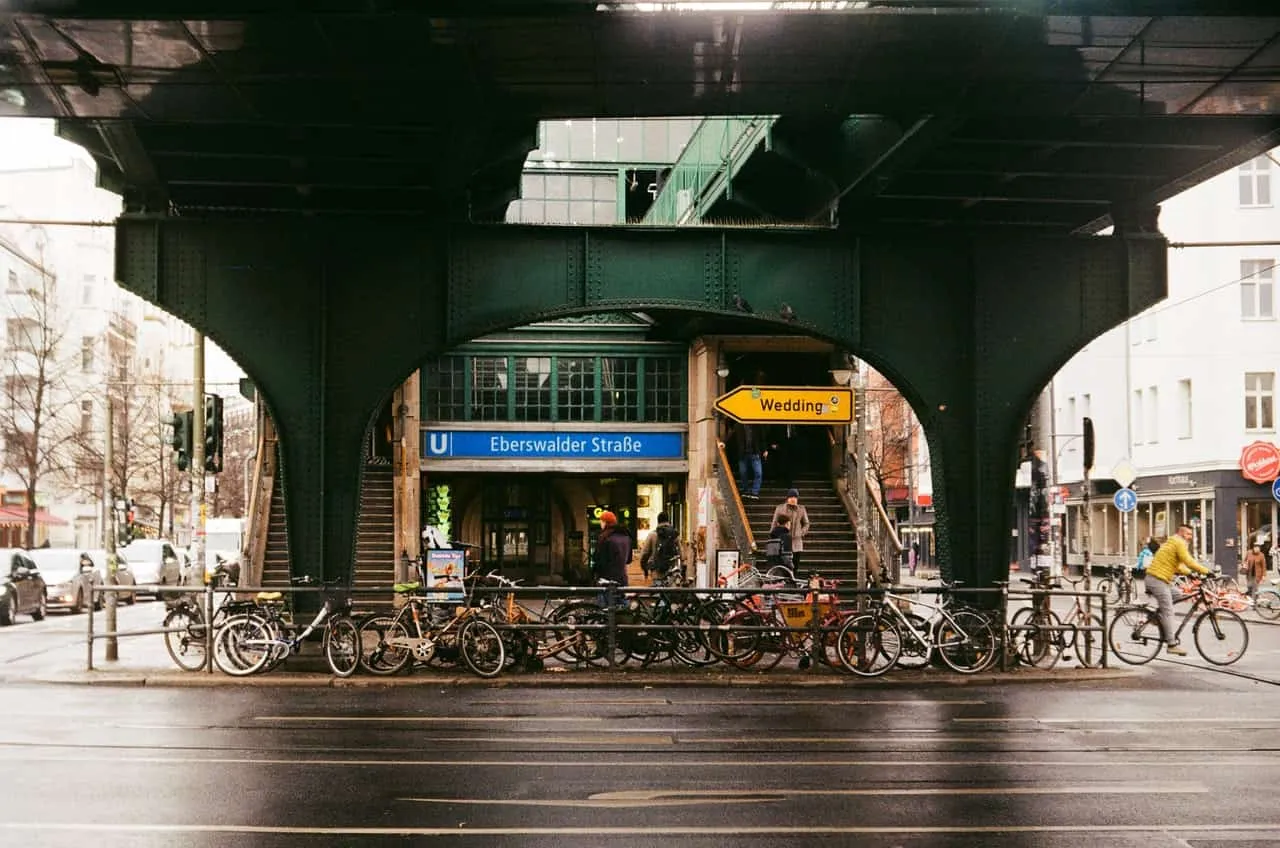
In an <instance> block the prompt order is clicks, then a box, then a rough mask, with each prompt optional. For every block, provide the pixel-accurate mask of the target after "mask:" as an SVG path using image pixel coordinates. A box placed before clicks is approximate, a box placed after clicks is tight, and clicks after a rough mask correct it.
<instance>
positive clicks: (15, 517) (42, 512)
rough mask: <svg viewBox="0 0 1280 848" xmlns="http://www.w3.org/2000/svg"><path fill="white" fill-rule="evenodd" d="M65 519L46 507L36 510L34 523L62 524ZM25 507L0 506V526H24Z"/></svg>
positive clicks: (25, 518)
mask: <svg viewBox="0 0 1280 848" xmlns="http://www.w3.org/2000/svg"><path fill="white" fill-rule="evenodd" d="M66 523H67V521H66V519H63V518H59V517H58V516H56V515H54V514H53V513H51V512H49V511H48V510H47V509H37V510H36V524H43V525H45V526H47V527H58V526H63V525H65V524H66ZM26 526H27V508H26V507H22V506H0V527H26Z"/></svg>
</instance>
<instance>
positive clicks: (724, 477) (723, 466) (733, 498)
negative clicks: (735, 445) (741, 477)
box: [712, 442, 756, 561]
mask: <svg viewBox="0 0 1280 848" xmlns="http://www.w3.org/2000/svg"><path fill="white" fill-rule="evenodd" d="M716 452H717V454H718V459H717V461H716V467H715V474H716V487H717V489H718V491H719V495H720V502H721V503H723V504H724V505H725V510H724V511H725V512H726V513H727V514H728V517H729V529H730V530H731V531H732V533H733V541H734V546H735V547H737V549H738V553H739V554H741V556H742V558H743V560H744V561H747V560H749V559H750V557H751V554H752V553H753V552H754V551H755V549H756V538H755V534H753V533H752V532H751V522H750V521H748V520H747V511H746V510H745V509H743V507H742V496H741V495H740V494H739V493H738V481H737V480H736V479H735V478H734V476H733V472H732V471H731V470H730V467H729V456H728V454H726V453H725V450H724V443H722V442H718V443H717V444H716ZM712 555H713V554H712Z"/></svg>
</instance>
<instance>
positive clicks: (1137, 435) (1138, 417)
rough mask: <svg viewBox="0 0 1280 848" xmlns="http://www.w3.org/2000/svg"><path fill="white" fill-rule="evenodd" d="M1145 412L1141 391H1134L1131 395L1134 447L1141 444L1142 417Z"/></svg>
mask: <svg viewBox="0 0 1280 848" xmlns="http://www.w3.org/2000/svg"><path fill="white" fill-rule="evenodd" d="M1145 411H1146V410H1145V408H1144V406H1143V402H1142V389H1136V390H1135V391H1134V393H1133V443H1134V444H1135V445H1139V444H1142V432H1143V430H1142V415H1143V413H1144V412H1145Z"/></svg>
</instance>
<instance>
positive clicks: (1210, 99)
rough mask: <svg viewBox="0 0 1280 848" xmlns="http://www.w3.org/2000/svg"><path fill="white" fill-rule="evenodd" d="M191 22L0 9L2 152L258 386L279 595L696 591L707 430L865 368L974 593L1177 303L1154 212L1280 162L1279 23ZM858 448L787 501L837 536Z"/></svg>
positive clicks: (793, 456)
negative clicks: (658, 562)
mask: <svg viewBox="0 0 1280 848" xmlns="http://www.w3.org/2000/svg"><path fill="white" fill-rule="evenodd" d="M180 5H181V18H179V17H178V12H176V11H175V10H174V9H173V8H172V7H171V6H164V5H161V4H153V3H148V2H142V1H140V0H134V2H112V0H106V2H95V3H88V2H83V3H79V2H74V0H73V2H70V3H67V2H58V3H52V2H47V3H46V2H41V0H30V2H25V3H20V4H17V6H16V7H13V6H10V7H9V8H16V11H6V12H5V13H3V14H0V112H3V114H5V115H18V116H32V117H50V118H56V119H57V120H58V121H59V129H60V132H61V133H62V134H63V135H64V136H66V137H68V138H70V139H72V140H74V141H76V142H78V143H80V144H82V145H83V146H84V147H85V148H86V149H87V150H89V151H90V152H91V153H92V154H93V155H94V157H95V158H96V160H97V162H98V165H99V169H100V174H101V177H100V179H101V182H102V184H103V185H104V186H106V187H108V188H111V189H113V190H115V191H118V192H120V193H121V195H122V196H123V198H124V206H125V212H124V214H123V215H122V216H121V218H120V219H119V220H118V221H117V223H116V239H117V250H116V261H117V278H118V280H119V281H120V283H121V284H122V285H123V286H125V287H126V288H128V289H129V290H130V291H133V292H135V293H137V294H138V295H140V296H142V297H143V298H145V299H147V300H149V301H151V302H153V303H156V304H158V305H159V306H161V307H163V308H164V309H166V310H168V311H170V312H172V313H173V314H175V315H177V316H178V317H180V318H182V319H183V320H185V321H186V322H188V323H189V324H191V325H192V326H193V327H195V328H197V329H199V330H201V331H202V332H203V333H205V334H207V336H208V337H210V338H211V339H213V340H215V341H216V342H217V343H218V344H219V345H220V346H221V347H222V348H223V349H224V350H226V351H227V352H228V353H230V354H231V355H232V356H233V357H235V359H236V360H237V361H238V362H239V364H240V365H241V367H243V368H244V369H245V371H246V372H247V373H248V374H249V375H250V377H251V378H252V380H253V381H254V383H255V385H256V386H257V387H258V389H259V391H260V393H261V397H262V398H263V400H264V402H265V405H266V407H267V408H268V409H269V411H270V417H271V421H272V422H273V426H272V428H271V432H270V434H269V438H268V439H267V440H266V441H264V450H266V449H269V450H266V452H267V453H268V454H269V455H270V456H271V461H270V463H269V467H268V469H267V470H268V471H269V472H270V473H269V474H268V475H265V476H266V477H268V478H269V480H270V491H271V492H272V493H274V494H273V496H272V497H271V498H260V499H259V503H270V502H272V501H273V500H276V499H278V502H279V504H280V509H279V510H278V513H277V514H278V516H279V517H280V518H279V520H281V521H283V522H285V523H286V524H287V532H286V533H278V534H262V535H263V536H264V538H265V540H266V541H265V547H264V549H263V550H262V551H261V552H260V553H259V555H258V556H257V562H256V563H255V565H254V566H253V568H255V569H257V570H258V574H260V575H261V576H262V577H263V578H264V579H265V578H266V577H268V576H271V575H270V572H271V570H272V568H278V569H279V570H280V571H279V573H278V574H277V575H276V576H277V577H279V576H282V575H284V576H287V575H293V576H299V575H310V576H313V577H325V578H330V579H333V578H342V577H346V576H350V575H352V574H355V575H356V576H357V577H359V576H360V575H361V574H365V575H372V576H376V577H377V578H378V579H389V578H393V577H396V576H402V574H403V572H401V571H398V569H402V568H403V565H402V563H403V561H404V558H405V557H406V556H407V557H412V556H415V555H416V554H417V553H419V551H420V547H421V539H420V530H421V526H422V524H424V523H428V522H436V523H442V522H445V521H446V519H447V523H448V528H449V532H450V533H451V534H452V535H455V536H456V537H458V538H459V539H461V540H463V541H466V542H468V543H469V544H471V545H474V547H473V548H472V549H471V556H473V557H474V558H476V559H477V560H478V562H479V563H482V564H484V565H485V566H496V567H500V568H501V569H502V570H503V571H504V572H510V573H511V574H513V575H519V576H523V577H526V578H528V579H539V580H541V579H547V580H552V579H561V580H571V579H573V577H574V575H575V571H577V570H580V569H581V566H582V559H583V557H584V555H585V551H586V549H587V541H588V540H589V538H590V536H591V534H592V533H593V532H594V528H593V525H592V521H591V516H594V515H595V514H596V513H595V510H596V509H597V508H600V507H610V508H612V509H614V510H621V514H623V515H625V516H627V518H628V521H629V522H630V523H631V524H632V525H633V526H634V527H635V531H636V533H637V535H641V536H643V534H644V533H646V532H647V531H648V530H650V529H651V528H652V526H653V522H654V521H655V520H656V511H658V510H663V511H667V512H669V513H671V514H672V516H673V518H674V520H675V523H676V525H677V526H678V527H679V528H680V530H681V534H682V539H683V541H684V543H685V544H686V545H688V546H690V549H691V551H692V553H693V554H694V556H695V558H696V559H698V560H699V561H702V562H707V561H709V558H710V557H711V556H712V555H714V551H715V550H717V549H719V548H725V547H733V544H731V543H726V541H725V535H724V533H723V532H722V533H721V536H720V538H718V539H716V538H709V537H708V535H707V532H708V530H709V529H710V528H712V527H715V526H720V527H724V526H728V525H732V524H733V523H734V522H733V519H732V512H733V511H732V510H728V509H727V507H725V505H724V502H723V499H722V498H721V497H720V496H719V495H718V494H717V493H718V492H719V491H720V490H721V480H720V479H719V478H718V477H717V475H718V474H720V472H721V471H723V470H724V468H725V465H726V461H725V460H722V459H721V458H720V447H719V444H720V441H721V435H722V434H721V432H720V431H719V429H718V427H719V424H718V422H717V417H716V416H715V415H713V414H712V413H711V409H712V405H713V402H714V400H715V398H716V397H717V396H718V393H719V392H720V391H722V390H723V389H727V388H731V387H732V386H733V385H758V384H759V383H760V381H759V380H757V379H756V372H757V371H763V372H764V374H765V376H766V378H767V379H768V381H769V382H770V383H776V384H780V385H787V386H832V385H838V384H839V382H838V380H837V378H836V374H838V373H841V372H843V373H846V374H847V373H848V371H849V370H850V364H849V363H850V359H849V357H852V358H853V359H854V360H855V361H857V362H863V363H867V364H868V365H869V366H870V367H871V368H873V369H874V370H875V371H876V372H877V373H878V374H880V375H883V376H884V377H885V378H886V379H887V380H888V381H889V382H890V383H891V384H892V386H893V387H894V389H895V390H896V391H897V392H899V393H900V395H901V397H902V398H904V399H905V402H906V403H907V404H909V405H910V408H911V410H912V411H913V413H914V415H915V418H916V420H918V422H919V426H920V428H921V432H922V434H923V440H924V443H927V454H928V456H929V461H930V472H931V474H930V478H931V482H930V486H931V492H930V493H929V494H930V496H931V498H930V507H931V510H932V511H931V512H930V513H929V520H927V521H924V520H919V519H921V518H922V517H923V516H922V515H920V514H917V512H918V508H919V507H920V505H921V503H920V502H911V496H912V495H913V494H915V492H913V491H912V490H911V486H910V484H908V485H906V486H904V488H906V489H907V490H908V492H907V495H908V501H909V502H908V504H907V506H908V507H909V509H910V512H911V514H910V515H909V516H908V518H909V519H910V521H909V523H910V524H911V525H912V527H913V528H914V532H916V534H917V536H918V537H924V536H926V535H927V537H928V538H929V539H931V540H933V543H932V544H931V545H930V550H931V551H932V552H933V553H934V554H935V555H936V557H937V560H938V563H939V565H940V567H941V569H942V572H943V573H944V574H945V575H947V576H950V577H955V578H959V579H962V580H964V581H965V582H966V583H967V584H969V585H976V586H983V585H990V584H991V583H992V582H993V581H994V580H996V579H999V578H1001V577H1003V576H1004V575H1005V574H1006V569H1007V566H1008V548H1009V529H1010V527H1011V526H1012V523H1013V510H1012V505H1011V498H1010V493H1011V491H1012V489H1013V484H1014V474H1015V469H1016V466H1017V462H1018V446H1019V443H1020V441H1021V440H1022V439H1023V438H1024V425H1025V422H1026V421H1027V418H1028V414H1029V412H1030V410H1031V409H1032V406H1033V403H1034V400H1035V398H1036V396H1037V394H1038V393H1039V392H1040V391H1041V389H1042V388H1043V387H1044V386H1045V384H1046V383H1047V382H1048V380H1049V378H1050V377H1051V375H1052V374H1053V373H1054V372H1055V370H1056V369H1057V368H1059V367H1060V366H1061V364H1062V363H1063V362H1065V361H1066V360H1067V359H1068V358H1069V357H1070V356H1071V355H1072V354H1073V353H1075V352H1076V351H1078V350H1080V349H1081V348H1082V347H1083V346H1085V345H1087V344H1088V343H1089V342H1090V340H1091V339H1094V338H1096V337H1097V336H1098V335H1099V334H1101V333H1102V332H1104V331H1106V330H1107V329H1109V328H1111V327H1114V326H1116V325H1117V324H1119V323H1121V322H1123V321H1125V320H1126V319H1128V318H1129V317H1131V316H1133V315H1135V314H1137V313H1138V312H1139V311H1141V310H1142V309H1144V308H1146V307H1148V306H1150V305H1151V304H1153V303H1155V302H1156V301H1158V300H1159V299H1161V298H1162V297H1164V296H1165V295H1166V292H1167V274H1166V265H1165V257H1166V251H1167V248H1168V245H1167V243H1166V241H1165V239H1164V237H1163V236H1162V235H1161V233H1160V229H1159V221H1158V210H1159V204H1160V203H1161V202H1162V201H1164V200H1165V199H1167V198H1169V197H1171V196H1173V195H1174V194H1176V193H1178V192H1180V191H1182V190H1183V189H1185V188H1187V187H1189V186H1191V185H1194V184H1196V183H1198V182H1200V181H1202V180H1204V179H1206V178H1207V177H1209V176H1212V175H1214V174H1217V173H1221V172H1223V171H1225V170H1227V169H1230V168H1232V167H1235V166H1237V165H1240V164H1241V163H1243V162H1246V161H1247V160H1249V159H1250V158H1252V157H1254V156H1256V155H1258V154H1259V153H1260V152H1262V151H1264V150H1267V149H1269V148H1270V147H1272V146H1274V145H1275V144H1276V140H1277V132H1278V131H1280V97H1278V96H1277V95H1276V86H1277V85H1278V84H1280V71H1277V58H1276V55H1277V54H1276V43H1277V42H1276V38H1277V34H1280V19H1277V18H1274V17H1272V18H1256V17H1255V18H1249V19H1243V18H1238V17H1234V16H1233V15H1234V14H1235V13H1237V12H1241V13H1243V12H1245V11H1252V9H1244V8H1240V9H1237V8H1236V4H1232V3H1229V2H1215V3H1212V4H1210V3H1201V2H1195V0H1170V2H1167V3H1160V2H1148V1H1147V0H1118V2H1115V3H1109V4H1097V3H1092V2H1087V1H1086V0H1079V2H1076V0H1062V2H1054V3H1035V4H1021V3H981V2H975V3H936V4H934V3H927V2H926V3H910V4H903V3H886V4H882V3H830V4H816V5H819V6H821V8H820V9H816V10H815V9H810V8H806V9H804V10H799V9H787V8H783V7H785V6H792V5H804V6H806V7H808V6H811V5H815V4H778V6H779V8H777V9H770V10H765V11H752V10H742V11H732V12H730V11H727V10H712V11H707V10H704V9H697V8H683V9H681V8H678V7H679V6H680V5H681V4H633V3H611V2H605V3H597V2H594V0H593V2H589V3H587V2H574V1H573V0H568V2H556V3H533V4H527V5H521V6H520V7H519V9H518V11H515V10H514V7H512V6H511V5H510V4H495V3H489V2H483V1H482V0H476V2H472V3H468V4H462V5H453V6H450V7H448V8H445V9H439V10H433V11H431V12H423V11H419V10H417V9H414V8H408V7H406V8H403V9H402V8H399V7H398V6H397V8H396V9H395V11H394V12H393V11H383V10H381V8H371V7H370V6H369V5H368V4H364V3H350V4H346V3H343V2H336V3H327V4H324V5H323V7H322V8H320V9H318V10H315V11H304V10H301V9H300V8H299V7H298V6H297V5H296V4H274V3H271V2H267V3H265V4H263V3H258V4H254V5H253V8H249V7H248V5H247V4H241V3H236V2H234V0H209V2H206V3H183V4H180ZM393 5H397V4H393ZM1241 5H1242V6H1243V4H1241ZM670 7H675V8H670ZM922 7H924V8H927V10H928V11H929V14H920V12H921V8H922ZM1100 11H1101V12H1104V14H1098V13H1099V12H1100ZM1165 15H1167V16H1165ZM707 116H710V117H707ZM722 371H723V372H724V374H723V375H722V374H721V373H720V372H722ZM839 431H840V428H830V427H808V428H803V429H802V430H801V435H800V437H799V438H793V441H789V442H788V448H790V449H791V450H790V452H789V455H788V460H787V461H788V462H789V463H793V464H792V465H791V467H790V468H789V470H788V472H787V476H788V477H789V478H791V479H789V480H787V481H777V480H775V481H774V484H775V485H777V486H778V487H779V488H778V489H777V490H776V491H775V492H773V493H772V494H775V495H777V494H782V493H785V491H786V489H785V488H782V486H784V485H785V483H786V482H790V483H799V484H801V485H800V486H799V488H801V489H804V490H806V496H807V495H808V492H809V491H814V492H815V493H816V489H815V488H813V487H815V486H817V485H818V484H819V483H823V484H824V485H826V486H827V487H828V488H829V489H830V490H831V491H832V496H833V497H835V498H836V500H835V503H841V502H840V501H839V499H838V493H836V492H835V491H834V488H832V487H833V486H834V484H833V483H832V478H831V474H832V470H833V469H834V468H836V467H837V466H838V465H841V464H842V463H843V458H842V457H840V456H839V454H840V444H839V440H838V437H839V436H840V432H839ZM789 435H790V436H792V437H795V436H796V434H795V433H794V432H793V433H790V434H789ZM822 439H826V440H827V441H826V444H825V445H824V444H823V443H822ZM833 454H834V455H833ZM726 459H727V460H728V461H732V460H731V459H730V458H728V457H726ZM815 496H816V494H815ZM761 500H762V502H764V500H765V499H764V497H763V496H762V499H761ZM371 511H372V513H375V514H378V515H381V516H384V517H385V516H393V518H392V519H391V520H390V521H386V519H385V518H384V519H383V522H384V523H380V524H369V523H368V521H369V518H368V516H369V514H370V512H371ZM833 511H834V507H833ZM269 514H270V512H269V510H268V509H265V508H264V509H263V511H262V514H261V515H260V516H256V520H259V521H263V520H265V519H266V517H267V516H268V515H269ZM254 518H255V517H251V519H254ZM844 520H845V523H846V525H849V516H848V515H847V514H846V515H845V519H844ZM738 523H739V524H740V525H742V528H743V531H742V532H743V533H745V532H746V530H745V528H747V526H748V525H752V524H754V519H753V518H752V517H751V516H750V515H743V516H741V520H740V521H739V522H738ZM646 524H647V526H646ZM846 529H848V528H847V527H846ZM739 535H740V536H741V534H739ZM738 541H741V539H739V540H738ZM273 545H274V546H275V548H274V550H272V546H273ZM833 548H834V546H833ZM828 554H829V555H830V562H831V563H832V564H833V566H832V567H835V566H834V563H836V562H838V560H837V559H836V557H837V552H836V551H835V550H834V549H833V550H831V551H825V550H823V549H822V548H820V547H818V546H816V545H815V548H814V550H813V553H812V557H811V558H809V559H810V561H819V562H820V561H822V559H821V556H826V555H828ZM820 555H821V556H820ZM368 558H371V559H368ZM249 576H250V577H251V578H252V577H253V576H254V571H253V570H250V572H249ZM703 577H704V578H709V577H710V575H709V574H704V575H703Z"/></svg>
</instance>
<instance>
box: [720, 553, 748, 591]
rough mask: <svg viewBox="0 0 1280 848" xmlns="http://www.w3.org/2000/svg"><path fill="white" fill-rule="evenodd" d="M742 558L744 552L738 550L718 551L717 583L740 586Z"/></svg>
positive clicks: (729, 586) (726, 585) (732, 587)
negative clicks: (739, 566)
mask: <svg viewBox="0 0 1280 848" xmlns="http://www.w3.org/2000/svg"><path fill="white" fill-rule="evenodd" d="M741 560H742V554H741V553H739V552H738V551H737V550H733V549H729V550H721V551H716V585H718V586H724V587H725V588H727V589H736V588H738V564H739V562H741Z"/></svg>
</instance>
